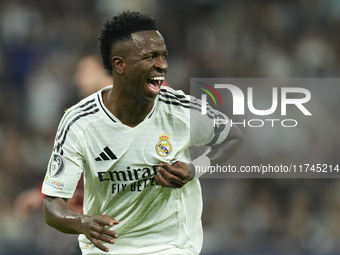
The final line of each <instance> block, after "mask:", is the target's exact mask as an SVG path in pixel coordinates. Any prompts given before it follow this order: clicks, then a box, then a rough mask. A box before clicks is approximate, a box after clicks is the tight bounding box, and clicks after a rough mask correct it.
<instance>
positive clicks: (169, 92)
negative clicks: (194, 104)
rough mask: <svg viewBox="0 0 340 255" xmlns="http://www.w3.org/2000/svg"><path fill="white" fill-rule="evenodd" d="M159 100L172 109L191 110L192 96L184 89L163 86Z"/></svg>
mask: <svg viewBox="0 0 340 255" xmlns="http://www.w3.org/2000/svg"><path fill="white" fill-rule="evenodd" d="M158 101H159V102H160V104H161V105H162V106H163V107H165V108H167V109H169V110H171V111H185V110H190V97H189V96H188V95H186V94H185V93H184V92H183V91H182V90H174V89H172V88H170V87H162V88H161V91H160V93H159V97H158Z"/></svg>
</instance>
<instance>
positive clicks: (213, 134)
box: [190, 96, 230, 146]
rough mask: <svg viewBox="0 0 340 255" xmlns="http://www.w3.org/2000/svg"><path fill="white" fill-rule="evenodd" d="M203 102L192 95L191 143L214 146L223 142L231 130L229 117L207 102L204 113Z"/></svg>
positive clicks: (193, 144)
mask: <svg viewBox="0 0 340 255" xmlns="http://www.w3.org/2000/svg"><path fill="white" fill-rule="evenodd" d="M201 109H202V102H201V100H199V99H196V98H195V97H192V96H191V97H190V145H192V146H214V145H217V144H220V143H221V142H223V141H224V140H225V139H226V137H227V136H228V133H229V131H230V121H229V118H228V117H227V116H226V115H225V114H223V113H221V112H220V111H217V110H215V109H213V108H212V107H211V106H210V105H209V104H207V108H206V109H207V110H206V114H202V112H201Z"/></svg>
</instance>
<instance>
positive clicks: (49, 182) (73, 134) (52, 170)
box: [42, 113, 84, 198]
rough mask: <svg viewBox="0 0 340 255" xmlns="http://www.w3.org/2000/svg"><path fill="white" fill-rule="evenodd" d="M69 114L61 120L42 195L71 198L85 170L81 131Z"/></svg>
mask: <svg viewBox="0 0 340 255" xmlns="http://www.w3.org/2000/svg"><path fill="white" fill-rule="evenodd" d="M72 124H73V122H72V118H68V116H67V113H66V114H65V115H64V117H63V119H62V120H61V122H60V124H59V127H58V131H57V134H56V138H55V142H54V147H53V151H52V155H51V157H50V160H49V163H48V167H47V171H46V175H45V179H44V181H43V185H42V193H43V194H45V195H49V196H55V197H62V198H71V197H72V196H73V193H74V190H75V189H76V187H77V184H78V181H79V179H80V177H81V173H82V172H83V169H84V157H83V153H82V151H83V149H82V144H81V139H80V137H79V136H80V135H81V130H79V129H77V127H76V125H72Z"/></svg>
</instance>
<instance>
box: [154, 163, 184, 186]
mask: <svg viewBox="0 0 340 255" xmlns="http://www.w3.org/2000/svg"><path fill="white" fill-rule="evenodd" d="M158 169H159V170H158V172H159V173H160V174H161V175H162V177H164V179H166V180H167V181H169V182H171V183H177V184H179V185H181V186H183V185H184V184H185V183H186V180H185V179H184V180H182V179H181V178H179V177H177V176H175V175H173V174H172V173H169V172H168V171H166V170H165V169H164V168H161V167H159V168H158Z"/></svg>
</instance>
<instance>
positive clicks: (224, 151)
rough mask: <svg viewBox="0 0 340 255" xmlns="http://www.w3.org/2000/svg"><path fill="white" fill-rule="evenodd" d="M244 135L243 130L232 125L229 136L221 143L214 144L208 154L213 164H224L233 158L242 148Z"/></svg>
mask: <svg viewBox="0 0 340 255" xmlns="http://www.w3.org/2000/svg"><path fill="white" fill-rule="evenodd" d="M242 142H243V136H242V132H241V130H240V129H239V128H238V127H237V126H235V125H233V126H232V127H230V131H229V133H228V136H227V138H226V139H225V140H224V141H223V142H222V143H220V144H218V145H215V146H212V147H211V151H210V152H209V153H208V154H207V157H208V158H209V159H210V162H211V165H212V166H215V165H217V164H220V165H221V164H223V163H225V162H226V161H228V160H229V159H231V158H232V157H233V156H234V155H235V154H236V152H237V151H238V150H239V149H240V148H241V146H242Z"/></svg>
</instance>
